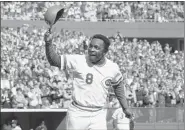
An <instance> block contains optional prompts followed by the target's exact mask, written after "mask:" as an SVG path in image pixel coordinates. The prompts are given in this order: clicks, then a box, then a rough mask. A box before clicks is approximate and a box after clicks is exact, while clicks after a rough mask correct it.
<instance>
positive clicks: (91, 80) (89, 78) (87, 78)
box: [85, 73, 93, 84]
mask: <svg viewBox="0 0 185 130" xmlns="http://www.w3.org/2000/svg"><path fill="white" fill-rule="evenodd" d="M85 81H86V83H87V84H92V82H93V75H92V74H91V73H88V74H87V75H86V80H85Z"/></svg>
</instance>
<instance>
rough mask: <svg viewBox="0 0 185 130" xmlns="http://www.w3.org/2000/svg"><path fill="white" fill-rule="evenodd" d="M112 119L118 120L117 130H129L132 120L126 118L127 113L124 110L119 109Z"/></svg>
mask: <svg viewBox="0 0 185 130" xmlns="http://www.w3.org/2000/svg"><path fill="white" fill-rule="evenodd" d="M112 118H113V119H114V120H116V128H117V130H129V128H130V126H129V122H130V120H129V119H128V118H126V117H125V113H123V110H122V108H118V109H116V110H115V112H114V113H113V115H112Z"/></svg>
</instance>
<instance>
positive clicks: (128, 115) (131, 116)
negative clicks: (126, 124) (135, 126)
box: [123, 109, 134, 120]
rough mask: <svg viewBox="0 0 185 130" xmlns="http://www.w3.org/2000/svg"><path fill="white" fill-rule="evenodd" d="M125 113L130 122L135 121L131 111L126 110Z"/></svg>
mask: <svg viewBox="0 0 185 130" xmlns="http://www.w3.org/2000/svg"><path fill="white" fill-rule="evenodd" d="M123 112H124V113H125V116H126V117H127V118H129V119H130V120H133V119H134V115H133V114H132V112H131V111H129V109H126V110H124V111H123Z"/></svg>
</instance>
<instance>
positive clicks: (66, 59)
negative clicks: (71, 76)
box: [61, 55, 79, 70]
mask: <svg viewBox="0 0 185 130" xmlns="http://www.w3.org/2000/svg"><path fill="white" fill-rule="evenodd" d="M78 59H79V58H78V55H61V69H62V70H68V69H73V68H75V66H76V65H77V60H78Z"/></svg>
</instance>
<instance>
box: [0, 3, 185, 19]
mask: <svg viewBox="0 0 185 130" xmlns="http://www.w3.org/2000/svg"><path fill="white" fill-rule="evenodd" d="M183 4H184V2H183V1H181V2H178V1H175V2H172V1H171V2H154V1H152V2H136V1H135V2H69V1H68V2H1V19H3V20H6V19H16V20H43V19H44V15H43V14H44V12H46V10H47V9H48V8H49V7H51V6H53V5H62V6H63V7H65V8H66V10H65V14H64V16H63V18H64V20H67V19H70V20H75V21H84V20H87V21H94V22H96V21H112V20H114V21H123V22H139V21H140V22H145V21H155V22H171V21H173V22H176V21H184V8H183Z"/></svg>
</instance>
